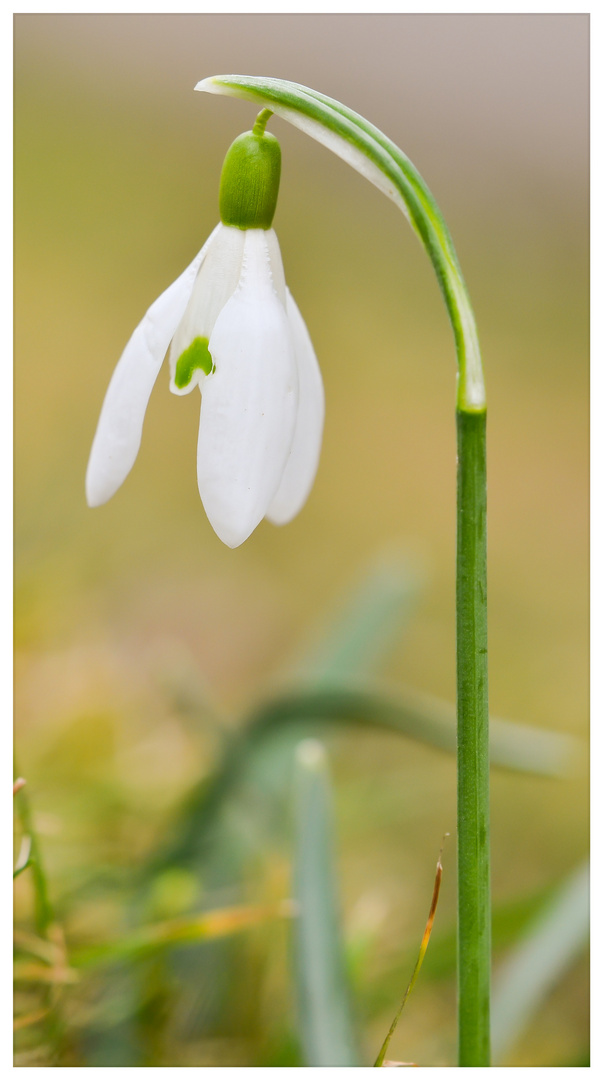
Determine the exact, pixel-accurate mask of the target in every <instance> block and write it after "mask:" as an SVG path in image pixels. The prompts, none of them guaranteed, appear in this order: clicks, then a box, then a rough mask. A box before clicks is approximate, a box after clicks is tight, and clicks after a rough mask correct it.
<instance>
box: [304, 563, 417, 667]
mask: <svg viewBox="0 0 603 1080" xmlns="http://www.w3.org/2000/svg"><path fill="white" fill-rule="evenodd" d="M420 586H421V575H420V574H419V572H418V570H417V568H416V567H414V566H412V565H411V563H410V562H408V561H406V560H404V559H402V558H400V557H398V558H393V557H391V556H386V555H383V556H382V557H381V558H380V559H378V560H377V561H376V562H375V563H374V564H373V565H372V566H371V567H370V568H369V570H368V571H367V573H366V575H365V576H364V578H363V580H362V581H361V582H360V584H359V585H358V586H357V587H356V589H355V590H353V591H352V593H351V595H348V594H346V597H345V599H344V601H343V603H341V604H340V605H339V606H338V609H337V610H336V611H335V612H334V613H333V614H332V615H331V617H330V619H329V620H328V621H326V622H325V624H324V625H323V626H322V627H320V628H318V629H317V630H315V631H314V641H313V644H312V645H311V646H310V647H309V648H308V650H307V652H306V653H305V654H302V656H301V659H300V660H299V661H297V662H296V663H295V664H294V675H295V677H296V679H299V678H302V679H309V680H310V681H311V682H312V683H313V684H316V683H318V682H323V681H327V682H328V681H329V680H331V679H333V680H338V679H344V678H345V676H346V675H356V676H357V675H359V674H362V675H365V674H366V675H368V674H370V673H371V672H373V671H375V670H376V669H377V667H378V666H379V664H380V662H381V661H382V660H383V659H384V657H385V656H386V655H387V653H388V651H389V649H391V648H392V646H393V645H394V644H395V643H397V642H398V641H399V639H400V635H401V631H402V630H403V629H404V628H405V626H406V625H407V624H408V622H409V620H410V616H411V614H412V612H413V609H414V601H415V598H416V595H417V592H418V591H419V588H420Z"/></svg>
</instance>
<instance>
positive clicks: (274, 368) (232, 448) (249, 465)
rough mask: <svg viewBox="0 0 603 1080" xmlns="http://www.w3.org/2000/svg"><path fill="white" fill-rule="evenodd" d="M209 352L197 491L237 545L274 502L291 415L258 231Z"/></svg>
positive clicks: (290, 369) (280, 334) (276, 307)
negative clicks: (213, 368) (212, 364)
mask: <svg viewBox="0 0 603 1080" xmlns="http://www.w3.org/2000/svg"><path fill="white" fill-rule="evenodd" d="M210 350H211V354H212V356H213V357H214V362H215V365H216V371H215V373H214V374H212V375H210V376H208V377H207V379H206V380H205V381H204V384H203V394H202V402H201V420H200V425H199V443H198V456H197V476H198V482H199V492H200V494H201V499H202V501H203V505H204V507H205V511H206V513H207V516H208V518H209V520H210V522H211V524H212V526H213V528H214V529H215V531H216V532H217V534H218V536H219V537H220V539H221V540H223V541H224V543H226V544H228V545H229V547H237V546H238V545H239V544H242V543H243V541H244V540H245V539H246V538H247V537H248V536H249V535H250V533H251V532H253V530H254V529H255V527H256V526H257V525H258V524H259V522H260V521H261V520H262V518H263V517H264V515H265V513H266V510H267V509H268V506H269V505H270V503H271V501H272V499H273V498H274V495H275V493H276V491H277V488H278V486H279V484H280V481H281V478H282V475H283V471H284V468H285V464H286V461H287V459H288V456H289V452H290V449H291V444H292V441H293V432H294V429H295V420H296V415H297V399H298V386H297V369H296V364H295V357H294V348H293V340H292V333H291V328H290V325H289V322H288V319H287V316H286V314H285V309H284V308H283V305H282V304H281V302H280V300H279V298H278V296H277V294H276V291H275V289H274V284H273V280H272V275H271V269H270V259H269V251H268V245H267V241H266V233H265V232H264V230H261V229H249V230H247V232H246V234H245V256H244V259H243V268H242V273H241V282H240V285H239V287H238V288H237V290H236V292H235V293H234V295H233V296H232V297H231V299H230V300H229V301H228V303H227V304H226V306H225V308H224V309H223V310H222V312H221V313H220V315H219V317H218V319H217V321H216V325H215V328H214V332H213V334H212V337H211V340H210Z"/></svg>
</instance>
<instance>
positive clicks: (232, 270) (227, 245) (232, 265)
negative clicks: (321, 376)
mask: <svg viewBox="0 0 603 1080" xmlns="http://www.w3.org/2000/svg"><path fill="white" fill-rule="evenodd" d="M244 246H245V233H244V232H243V231H242V230H241V229H235V228H232V227H231V226H230V225H222V224H220V225H218V227H217V229H216V230H215V231H214V233H213V236H212V243H211V245H209V247H208V249H207V253H206V255H205V259H204V261H203V266H202V267H201V269H200V270H199V273H198V275H197V278H196V281H195V285H194V288H193V291H192V293H191V296H190V299H189V301H188V304H187V305H186V311H185V312H184V315H183V316H182V319H181V320H180V323H179V325H178V327H177V329H176V332H175V334H174V337H173V340H172V343H171V345H170V355H169V361H170V390H171V391H172V393H173V394H178V395H182V394H190V392H191V390H193V389H194V387H195V386H198V385H200V384H201V383H202V381H203V379H204V378H205V374H204V372H203V371H201V370H200V369H197V370H196V371H195V372H193V375H192V378H191V380H190V382H189V383H188V384H187V385H186V386H184V387H182V388H179V387H177V386H176V383H175V382H174V375H175V372H176V364H177V362H178V358H179V357H180V356H181V355H182V353H183V352H184V350H185V349H188V347H189V345H190V344H191V343H192V342H193V341H194V340H195V338H197V337H204V338H206V339H207V340H208V341H209V338H210V337H211V334H212V330H213V328H214V325H215V322H216V319H217V318H218V315H219V314H220V312H221V310H222V308H223V307H224V305H225V304H226V303H227V302H228V301H229V300H230V298H231V296H232V294H233V293H234V291H235V289H236V287H237V285H238V283H239V279H240V277H241V267H242V264H243V248H244Z"/></svg>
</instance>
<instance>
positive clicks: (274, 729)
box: [152, 680, 579, 871]
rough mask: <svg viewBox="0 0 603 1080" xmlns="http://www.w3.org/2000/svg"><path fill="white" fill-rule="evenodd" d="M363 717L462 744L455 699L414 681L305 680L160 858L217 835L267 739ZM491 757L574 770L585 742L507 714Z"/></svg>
mask: <svg viewBox="0 0 603 1080" xmlns="http://www.w3.org/2000/svg"><path fill="white" fill-rule="evenodd" d="M329 724H330V725H336V726H340V725H355V726H356V725H360V726H362V727H366V728H368V729H375V728H377V729H380V730H383V731H390V732H394V733H396V734H398V735H403V736H406V737H407V738H411V739H415V740H417V741H418V742H422V743H425V744H427V745H428V746H432V747H435V748H437V749H439V750H443V751H445V752H447V753H450V754H454V753H455V752H456V722H455V713H454V706H452V705H449V704H447V703H446V702H443V701H440V700H438V699H436V698H431V697H429V696H427V695H424V694H420V693H418V692H416V691H412V690H408V689H398V690H392V688H391V687H386V686H384V685H379V684H370V683H368V682H364V681H363V682H362V683H361V684H360V685H357V686H356V687H354V686H351V685H350V681H349V680H347V682H346V684H345V685H343V686H335V685H325V686H322V687H318V688H316V689H314V688H308V689H304V688H299V689H297V690H292V691H290V692H289V693H283V694H281V695H280V696H278V697H275V698H273V699H272V700H271V701H268V702H267V703H266V704H264V705H260V706H259V707H258V709H257V710H256V712H255V713H253V714H252V715H251V717H250V718H249V720H248V722H247V724H246V725H245V726H244V727H243V728H242V729H241V730H240V731H239V732H238V733H237V734H236V735H235V736H234V738H233V740H232V742H231V743H230V745H229V746H228V747H227V749H226V752H225V754H224V756H223V758H222V761H221V762H220V764H219V765H218V768H217V769H216V771H215V772H214V774H213V776H211V777H210V778H209V779H208V781H207V782H206V783H205V784H204V785H203V787H202V788H200V789H197V791H196V792H194V793H193V795H192V796H191V800H190V802H189V806H188V809H187V812H186V814H185V818H184V821H183V823H182V826H181V828H180V830H179V836H178V837H177V839H176V840H175V842H174V844H173V846H171V847H170V849H169V851H167V852H166V853H164V854H163V855H161V856H160V857H159V860H158V861H157V862H155V863H154V864H153V867H152V870H153V871H156V870H157V869H159V868H161V867H162V866H165V865H171V864H173V863H177V864H178V865H181V866H182V865H185V864H187V863H190V862H191V861H195V860H196V859H198V858H199V857H200V856H201V853H202V851H203V849H204V847H205V845H206V843H207V840H208V837H209V836H210V835H211V831H212V828H213V827H214V824H215V821H216V819H217V817H218V815H219V813H220V811H221V809H222V807H223V805H224V803H225V801H226V800H227V798H228V797H229V796H230V795H231V793H232V792H233V791H234V790H235V788H237V786H238V785H240V784H241V782H242V780H243V779H244V777H245V776H246V775H247V770H248V769H250V768H251V767H252V765H253V763H254V761H255V760H256V758H257V755H259V754H260V752H261V753H262V754H264V753H265V752H266V747H267V744H268V745H270V744H271V743H272V741H273V740H275V739H276V738H277V737H280V736H281V735H282V734H283V733H287V729H290V730H292V731H293V732H294V733H295V735H296V736H297V738H298V739H299V738H303V737H307V736H312V735H316V734H318V733H320V732H323V731H324V729H325V726H326V725H329ZM490 734H491V746H490V753H491V762H492V764H493V765H499V766H501V767H503V768H510V769H514V770H516V771H519V772H526V773H532V774H536V775H541V776H553V777H556V776H564V775H567V773H568V772H570V771H571V770H572V768H573V767H574V765H575V762H576V758H577V757H578V746H579V744H578V743H577V742H576V741H575V740H574V739H572V738H571V737H570V736H565V735H560V734H558V733H556V732H547V731H540V730H538V729H536V728H530V727H527V726H525V725H523V724H513V723H511V722H509V721H504V720H492V722H491V731H490Z"/></svg>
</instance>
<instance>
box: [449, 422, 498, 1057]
mask: <svg viewBox="0 0 603 1080" xmlns="http://www.w3.org/2000/svg"><path fill="white" fill-rule="evenodd" d="M457 441H458V471H457V564H456V565H457V598H456V609H457V695H458V697H457V717H458V720H457V722H458V751H457V807H458V820H457V829H458V1023H459V1065H473V1066H475V1065H489V1064H490V950H491V941H490V937H491V934H490V814H489V764H490V763H489V752H488V637H487V600H486V596H487V594H486V412H485V410H484V411H483V412H481V413H475V412H473V413H467V412H461V411H460V410H459V411H458V412H457Z"/></svg>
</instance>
